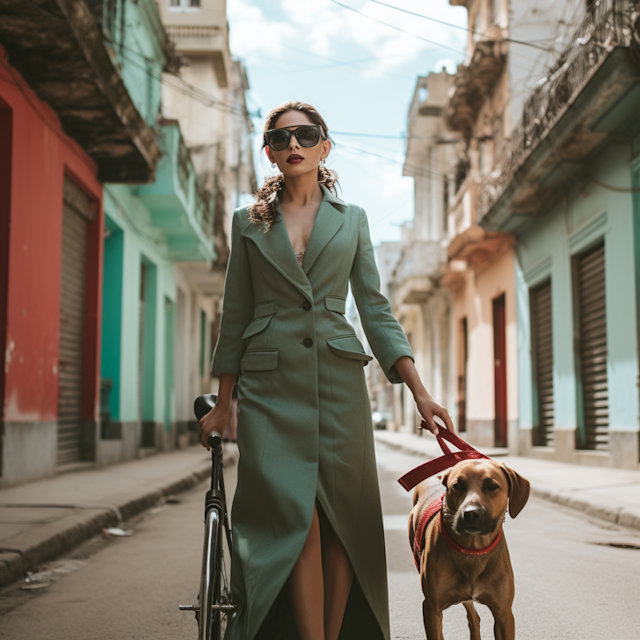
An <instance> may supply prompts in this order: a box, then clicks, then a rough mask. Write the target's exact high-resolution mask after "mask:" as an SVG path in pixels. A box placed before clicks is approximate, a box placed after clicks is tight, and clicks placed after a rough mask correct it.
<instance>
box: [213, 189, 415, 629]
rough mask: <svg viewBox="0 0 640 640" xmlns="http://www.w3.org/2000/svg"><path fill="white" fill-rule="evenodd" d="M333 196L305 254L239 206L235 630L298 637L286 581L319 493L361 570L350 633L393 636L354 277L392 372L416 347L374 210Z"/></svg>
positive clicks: (219, 369) (233, 320)
mask: <svg viewBox="0 0 640 640" xmlns="http://www.w3.org/2000/svg"><path fill="white" fill-rule="evenodd" d="M322 189H323V192H324V198H323V201H322V204H321V205H320V208H319V210H318V214H317V217H316V220H315V224H314V227H313V231H312V233H311V237H310V239H309V244H308V246H307V250H306V254H305V258H304V266H303V268H301V267H300V265H299V264H298V262H297V260H296V257H295V253H294V251H293V247H292V246H291V242H290V240H289V235H288V233H287V229H286V227H285V224H284V222H283V220H282V212H281V209H280V206H279V202H278V201H277V200H276V205H277V211H278V214H279V215H278V219H277V221H276V222H275V223H274V224H273V226H272V227H271V229H270V231H268V232H267V233H264V227H263V226H262V224H256V223H252V222H250V221H249V217H248V212H249V208H248V207H243V208H240V209H238V210H236V211H235V213H234V216H233V225H232V231H231V255H230V258H229V265H228V269H227V275H226V280H225V288H224V300H223V307H222V318H221V326H220V337H219V339H218V342H217V344H216V348H215V351H214V354H213V362H212V365H211V370H212V371H213V372H214V373H235V374H238V375H240V378H239V387H238V447H239V451H240V459H239V463H238V485H237V489H236V493H235V497H234V500H233V509H232V521H233V536H234V538H233V551H234V558H233V564H232V569H231V585H232V593H233V597H234V601H235V603H237V605H238V607H239V608H238V610H237V613H235V614H234V617H233V619H232V620H231V621H230V624H229V628H228V632H227V640H253V639H254V638H260V639H262V638H265V639H266V638H271V637H272V633H273V631H274V629H275V630H276V631H277V635H275V636H273V637H274V638H278V639H280V638H282V639H286V640H289V639H291V640H297V633H296V631H295V626H294V624H293V619H292V615H291V611H290V608H289V603H288V598H287V597H286V589H284V590H283V586H284V585H285V582H286V580H287V577H288V576H289V574H290V572H291V570H292V568H293V565H294V564H295V562H296V560H297V558H298V556H299V555H300V551H301V550H302V547H303V545H304V543H305V540H306V538H307V534H308V531H309V528H310V526H311V517H312V514H313V507H314V503H315V501H316V499H317V500H318V501H319V503H320V505H321V506H322V508H323V510H324V512H325V513H326V515H327V517H328V520H329V522H330V523H331V525H332V526H333V528H334V530H335V531H336V532H337V534H338V536H339V538H340V540H341V541H342V543H343V545H344V547H345V549H346V552H347V554H348V556H349V559H350V561H351V564H352V566H353V569H354V573H355V580H354V588H352V590H351V594H350V597H349V602H348V603H347V611H346V613H345V618H344V622H343V626H342V631H341V635H340V638H341V640H342V639H344V640H347V639H348V640H359V639H362V640H383V639H385V640H389V611H388V596H387V574H386V560H385V548H384V531H383V525H382V511H381V507H380V494H379V489H378V477H377V471H376V461H375V452H374V442H373V428H372V423H371V408H370V405H369V397H368V394H367V388H366V385H365V376H364V368H363V365H366V364H367V361H369V360H372V357H371V356H369V355H368V354H367V353H366V352H365V350H364V348H363V346H362V344H361V342H360V341H359V340H358V338H357V337H356V334H355V331H354V328H353V326H352V325H351V324H350V323H349V322H348V320H347V319H346V318H345V315H344V313H345V302H346V297H347V289H348V284H349V282H350V283H351V290H352V292H353V295H354V298H355V301H356V304H357V307H358V311H359V313H360V317H361V319H362V325H363V328H364V331H365V334H366V336H367V339H368V341H369V344H370V345H371V348H372V349H373V353H374V354H375V356H376V358H377V359H378V361H379V363H380V365H381V367H382V369H383V371H384V372H385V375H386V376H387V378H388V379H389V380H390V381H391V382H395V383H399V382H402V380H401V378H400V376H399V374H398V372H397V370H396V368H395V366H394V363H395V361H396V360H397V359H398V358H400V357H401V356H405V355H406V356H410V357H411V358H412V359H413V352H412V351H411V347H410V346H409V343H408V342H407V339H406V337H405V335H404V333H403V331H402V328H401V327H400V324H399V323H398V321H397V320H396V319H395V318H394V317H393V314H392V312H391V307H390V305H389V301H388V300H387V298H385V296H384V295H382V293H380V276H379V274H378V270H377V267H376V263H375V260H374V253H373V247H372V245H371V239H370V236H369V227H368V222H367V216H366V214H365V212H364V210H363V209H362V208H360V207H358V206H356V205H352V204H346V203H344V202H343V201H342V200H340V199H338V198H336V197H334V196H333V195H332V194H331V193H330V192H329V191H328V190H327V189H326V188H324V186H323V187H322Z"/></svg>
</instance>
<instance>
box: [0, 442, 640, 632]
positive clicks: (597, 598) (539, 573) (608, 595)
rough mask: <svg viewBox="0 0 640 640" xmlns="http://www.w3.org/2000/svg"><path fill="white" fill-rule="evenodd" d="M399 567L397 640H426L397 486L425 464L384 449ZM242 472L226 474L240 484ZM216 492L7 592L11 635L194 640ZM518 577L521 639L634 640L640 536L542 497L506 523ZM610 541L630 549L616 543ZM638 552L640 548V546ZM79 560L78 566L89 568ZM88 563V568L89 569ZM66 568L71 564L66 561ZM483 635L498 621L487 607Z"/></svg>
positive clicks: (395, 581) (403, 496) (162, 512)
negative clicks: (56, 576)
mask: <svg viewBox="0 0 640 640" xmlns="http://www.w3.org/2000/svg"><path fill="white" fill-rule="evenodd" d="M377 447H378V448H377V456H378V468H379V478H380V485H381V491H382V500H383V509H384V514H385V515H384V517H385V531H386V541H387V560H388V567H389V591H390V607H391V632H392V633H391V635H392V638H393V639H394V640H409V639H411V640H414V639H415V640H419V639H421V638H424V631H423V627H422V616H421V601H422V594H421V591H420V586H419V580H418V575H417V572H416V570H415V567H414V564H413V560H412V557H411V553H410V551H409V546H408V542H407V533H406V522H407V515H408V513H409V509H410V506H411V495H410V494H409V493H406V492H405V491H404V490H403V489H402V488H401V487H400V485H399V484H398V483H397V482H396V479H397V477H398V476H399V475H401V473H402V472H404V471H406V470H408V469H409V468H411V467H413V466H415V465H416V464H417V463H418V461H419V458H417V457H415V456H410V455H407V454H404V453H400V452H397V451H394V450H391V449H389V448H387V447H385V446H383V445H377ZM234 473H235V467H231V468H229V469H228V470H227V483H228V484H227V487H228V490H229V491H233V488H234V483H233V480H234ZM205 491H206V485H205V484H201V485H199V486H197V487H196V488H195V489H192V490H191V491H188V492H186V493H183V494H180V495H179V496H178V497H177V498H178V502H177V503H176V504H164V505H162V506H159V507H156V508H155V509H152V510H150V511H147V512H146V513H144V514H142V515H141V516H139V517H137V518H134V519H133V520H131V521H129V522H128V523H125V524H124V528H125V529H132V530H133V531H134V534H133V536H131V537H128V538H111V539H94V540H92V541H90V542H88V543H86V544H85V545H83V546H82V547H80V548H79V549H77V550H76V551H74V552H73V553H72V554H69V556H67V557H68V558H69V559H71V560H76V561H77V562H76V563H75V564H73V563H70V565H69V566H72V567H73V568H74V569H75V570H73V571H72V572H70V573H69V574H68V575H66V576H64V577H62V578H61V579H60V580H58V581H56V582H53V583H52V584H51V585H50V586H49V587H47V588H44V589H42V590H37V591H31V592H29V591H22V590H19V589H18V586H17V585H13V586H11V587H9V588H7V589H5V590H4V591H3V592H1V593H0V638H3V639H12V640H22V639H24V638H46V639H47V640H86V639H87V638H91V639H92V640H112V639H113V638H134V639H136V640H144V639H146V638H149V639H151V638H153V639H154V640H165V639H166V640H169V639H171V640H177V639H182V638H184V639H185V640H186V639H193V638H195V635H196V624H195V620H194V617H193V614H191V613H181V612H180V611H178V604H189V603H192V602H194V601H195V597H196V591H197V582H198V573H199V564H200V555H201V544H202V529H201V526H200V523H201V520H202V505H203V499H204V493H205ZM505 530H506V537H507V540H508V543H509V548H510V552H511V558H512V563H513V567H514V573H515V578H516V600H515V604H514V613H515V617H516V626H517V637H518V638H520V639H522V640H526V639H531V640H542V639H546V638H561V639H563V640H564V639H570V638H576V639H577V638H579V639H581V640H587V639H588V640H596V639H599V638H603V639H604V638H606V639H607V640H610V639H615V640H635V639H636V638H637V637H638V631H637V630H638V626H639V624H640V611H639V609H638V606H637V594H638V592H640V553H639V551H640V535H639V534H638V533H636V532H634V531H631V530H625V529H622V528H620V527H617V526H614V525H609V524H608V523H606V522H603V521H596V520H593V519H588V518H586V517H585V516H583V515H582V514H579V513H577V512H572V511H569V510H567V509H565V508H562V507H557V506H555V505H553V504H550V503H546V502H543V501H540V500H538V499H531V500H530V502H529V503H528V505H527V506H526V508H525V509H524V511H523V512H522V514H521V515H520V516H519V517H518V518H517V519H516V520H511V519H510V518H508V517H507V522H506V524H505ZM610 545H627V548H624V547H622V548H621V547H613V546H610ZM634 545H635V546H634ZM78 561H79V562H78ZM82 561H85V562H82ZM63 564H64V563H63ZM478 611H479V613H480V616H481V618H482V634H483V638H492V637H493V635H492V620H491V614H490V613H489V612H488V610H487V609H486V608H484V607H482V606H478ZM444 629H445V637H446V638H447V639H448V640H458V639H463V638H464V639H466V638H468V637H469V632H468V628H467V623H466V616H465V613H464V609H463V607H462V606H458V607H455V608H453V609H451V610H449V611H447V612H446V613H445V622H444Z"/></svg>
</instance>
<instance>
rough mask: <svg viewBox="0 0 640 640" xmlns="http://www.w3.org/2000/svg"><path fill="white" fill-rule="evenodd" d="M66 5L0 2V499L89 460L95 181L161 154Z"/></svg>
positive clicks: (96, 301) (95, 334)
mask: <svg viewBox="0 0 640 640" xmlns="http://www.w3.org/2000/svg"><path fill="white" fill-rule="evenodd" d="M18 4H19V5H20V6H19V7H17V6H16V5H18ZM36 4H37V5H38V6H37V7H36V6H35V5H36ZM75 4H76V5H77V6H76V10H74V12H72V13H70V14H69V15H66V14H64V13H63V9H60V6H61V5H60V4H58V3H56V2H46V1H45V2H38V3H35V2H32V1H31V0H25V2H21V3H9V2H3V1H0V349H1V350H2V353H4V363H5V364H4V367H2V368H1V369H0V398H1V399H2V403H1V414H0V418H1V423H0V428H1V433H0V447H1V452H0V487H2V486H9V485H12V484H17V483H20V482H25V481H28V480H32V479H35V478H38V477H43V476H47V475H51V474H53V473H55V472H56V470H59V469H60V468H61V467H64V466H66V465H70V464H77V463H81V462H82V461H92V460H94V459H95V453H96V446H97V430H98V424H99V415H98V413H99V400H100V398H99V384H100V379H99V349H100V315H101V313H100V311H101V310H100V304H101V298H102V296H101V273H100V270H101V265H102V248H103V228H104V215H103V209H102V187H101V182H103V181H113V182H146V181H148V180H149V179H150V178H152V176H153V172H154V170H155V165H156V162H157V159H158V157H159V155H160V151H159V149H158V147H157V144H156V142H155V138H154V136H153V132H152V131H151V130H150V129H149V127H148V126H147V125H146V124H145V122H144V121H143V120H142V119H141V118H140V116H139V114H138V112H137V110H136V109H135V107H134V106H133V103H132V102H131V98H130V97H129V94H128V93H127V91H126V89H125V87H124V84H123V83H122V79H121V77H120V75H119V73H118V71H117V69H116V68H115V67H114V66H113V63H112V62H111V58H110V57H109V54H108V52H107V50H106V49H105V46H104V44H103V37H102V32H101V29H100V27H99V26H98V23H99V21H96V17H95V15H94V14H93V13H92V12H91V11H90V10H89V8H88V5H87V4H86V3H84V2H77V3H75ZM32 5H33V6H32ZM61 23H62V24H64V25H65V27H64V28H61V27H60V24H61ZM33 33H37V34H38V38H33Z"/></svg>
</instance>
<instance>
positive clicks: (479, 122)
mask: <svg viewBox="0 0 640 640" xmlns="http://www.w3.org/2000/svg"><path fill="white" fill-rule="evenodd" d="M451 4H456V5H464V6H466V8H467V11H468V24H469V31H468V42H467V50H466V57H465V61H464V64H462V65H459V66H458V68H457V72H456V74H455V78H454V82H453V86H452V88H451V89H450V92H449V95H448V100H447V104H446V106H445V108H444V111H443V116H444V121H445V124H446V125H447V127H449V128H450V129H451V130H453V131H455V132H457V133H459V134H460V135H461V137H462V139H463V140H464V147H463V148H462V149H461V150H460V151H459V153H458V157H457V158H456V159H455V164H454V165H453V166H450V167H449V169H448V171H449V180H448V184H449V188H448V220H447V236H448V240H447V255H448V267H447V273H446V275H445V277H444V279H443V283H444V284H445V285H446V286H447V287H449V289H450V290H451V299H452V315H451V317H452V325H451V336H452V339H453V349H452V351H453V354H454V357H453V359H452V361H453V362H454V365H455V367H456V369H457V370H456V371H455V373H454V378H455V380H456V393H457V402H456V403H455V405H453V406H456V408H457V411H456V413H457V420H458V425H459V428H460V430H463V431H465V432H466V437H467V439H468V440H469V442H471V443H473V444H476V445H480V446H503V447H509V451H510V452H512V453H517V452H518V450H519V438H518V428H519V407H520V405H519V400H518V375H517V374H518V332H517V313H516V284H515V267H514V264H515V257H516V253H515V238H514V235H513V232H512V230H511V229H509V228H506V227H501V228H500V229H497V228H493V227H487V226H486V225H481V224H480V223H479V222H480V218H481V216H480V215H479V211H478V207H479V204H478V202H479V199H478V198H479V195H478V194H479V185H480V184H481V183H483V181H485V180H486V179H487V176H493V175H496V174H498V173H500V172H501V171H502V164H503V157H502V154H503V152H504V149H505V148H506V145H507V141H508V140H509V139H510V138H511V136H512V126H513V114H514V113H517V112H518V109H519V105H521V104H522V96H523V94H526V87H527V86H528V84H529V83H532V82H534V81H535V79H537V78H538V77H540V74H542V73H543V70H544V69H545V63H546V61H548V59H549V51H548V50H549V49H550V47H549V46H548V42H550V41H551V42H552V41H553V39H554V38H555V37H556V36H557V35H558V34H557V25H558V23H559V22H560V21H561V19H562V16H563V14H564V12H566V11H568V10H570V7H568V6H567V5H569V4H571V3H556V5H549V6H548V7H547V8H546V9H545V11H541V10H540V8H539V7H538V5H537V3H535V2H528V1H524V2H514V1H512V0H451ZM573 4H575V3H573ZM536 43H537V44H536Z"/></svg>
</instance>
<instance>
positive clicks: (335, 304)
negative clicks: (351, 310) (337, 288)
mask: <svg viewBox="0 0 640 640" xmlns="http://www.w3.org/2000/svg"><path fill="white" fill-rule="evenodd" d="M346 304H347V302H346V300H345V299H344V298H338V297H337V296H325V299H324V306H325V307H327V309H329V311H337V312H338V313H344V312H345V308H346Z"/></svg>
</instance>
